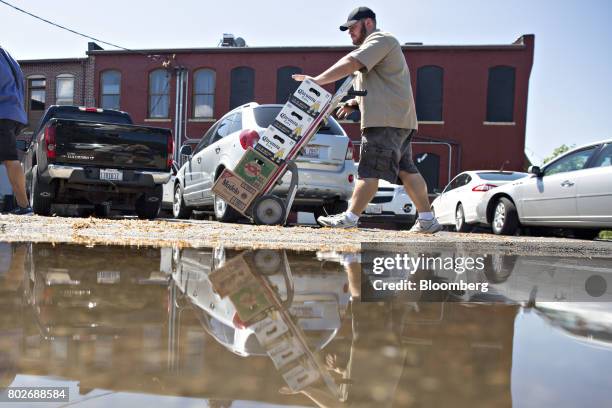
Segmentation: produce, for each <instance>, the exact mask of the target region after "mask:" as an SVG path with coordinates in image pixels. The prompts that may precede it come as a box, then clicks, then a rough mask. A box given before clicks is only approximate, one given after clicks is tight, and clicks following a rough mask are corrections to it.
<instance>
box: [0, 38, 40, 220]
mask: <svg viewBox="0 0 612 408" xmlns="http://www.w3.org/2000/svg"><path fill="white" fill-rule="evenodd" d="M24 95H25V82H24V79H23V73H22V72H21V68H20V67H19V64H17V61H15V60H14V59H13V57H11V56H10V54H9V53H8V52H6V51H5V50H4V49H3V48H2V47H0V163H2V164H4V166H5V167H6V171H7V173H8V177H9V181H10V182H11V186H12V187H13V192H14V194H15V198H16V199H17V208H15V209H14V210H13V211H12V213H13V214H17V215H31V214H32V208H30V203H29V202H28V196H27V195H26V189H25V175H24V174H23V168H22V167H21V163H19V158H18V156H17V146H16V138H17V135H18V134H19V131H20V129H21V128H22V127H23V125H25V124H27V123H28V120H27V116H26V113H25V110H24Z"/></svg>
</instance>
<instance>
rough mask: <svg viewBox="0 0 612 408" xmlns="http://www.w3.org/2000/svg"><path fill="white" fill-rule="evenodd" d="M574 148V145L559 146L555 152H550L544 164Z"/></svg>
mask: <svg viewBox="0 0 612 408" xmlns="http://www.w3.org/2000/svg"><path fill="white" fill-rule="evenodd" d="M574 147H576V145H571V146H567V145H566V144H562V145H561V146H559V147H557V148H556V149H555V150H553V152H552V154H551V155H550V156H548V157H547V158H545V159H544V164H546V163H548V162H549V161H551V160H552V159H554V158H555V157H557V156H559V155H562V154H563V153H565V152H567V151H568V150H570V149H573V148H574Z"/></svg>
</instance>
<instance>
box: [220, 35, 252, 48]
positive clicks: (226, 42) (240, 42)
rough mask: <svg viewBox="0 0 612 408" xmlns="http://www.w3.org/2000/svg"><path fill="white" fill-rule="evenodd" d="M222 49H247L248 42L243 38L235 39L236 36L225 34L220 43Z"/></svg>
mask: <svg viewBox="0 0 612 408" xmlns="http://www.w3.org/2000/svg"><path fill="white" fill-rule="evenodd" d="M219 46H220V47H246V46H247V45H246V41H244V38H242V37H237V38H235V37H234V34H229V33H224V34H223V38H222V39H221V41H220V42H219Z"/></svg>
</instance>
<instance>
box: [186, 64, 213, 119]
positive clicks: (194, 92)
mask: <svg viewBox="0 0 612 408" xmlns="http://www.w3.org/2000/svg"><path fill="white" fill-rule="evenodd" d="M204 72H208V73H211V74H212V91H211V92H208V93H198V92H197V91H198V90H197V76H198V74H199V73H204ZM216 87H217V72H216V71H215V70H214V69H212V68H198V69H196V70H195V71H194V72H193V88H192V97H191V101H192V105H193V107H192V109H191V117H192V119H213V118H214V117H215V92H216V90H217V88H216ZM198 96H212V105H211V106H210V111H211V114H210V116H204V115H201V116H200V115H196V108H197V107H198V104H197V97H198Z"/></svg>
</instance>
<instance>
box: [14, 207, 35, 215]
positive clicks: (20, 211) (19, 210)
mask: <svg viewBox="0 0 612 408" xmlns="http://www.w3.org/2000/svg"><path fill="white" fill-rule="evenodd" d="M11 214H13V215H34V211H33V210H32V207H30V206H28V207H20V206H17V207H15V209H14V210H13V211H11Z"/></svg>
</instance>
